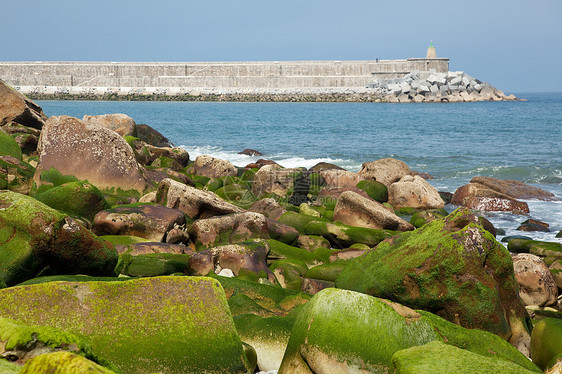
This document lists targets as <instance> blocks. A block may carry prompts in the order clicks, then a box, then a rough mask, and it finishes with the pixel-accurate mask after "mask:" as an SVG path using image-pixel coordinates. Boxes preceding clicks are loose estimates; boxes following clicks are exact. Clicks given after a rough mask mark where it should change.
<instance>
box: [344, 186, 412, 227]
mask: <svg viewBox="0 0 562 374" xmlns="http://www.w3.org/2000/svg"><path fill="white" fill-rule="evenodd" d="M334 221H339V222H342V223H344V224H346V225H349V226H358V227H367V228H370V229H387V230H396V231H410V230H414V226H412V224H410V223H409V222H406V221H404V220H403V219H402V218H400V217H398V216H397V215H396V214H394V213H391V212H389V211H388V210H387V209H386V208H385V207H384V206H383V205H382V204H381V203H379V202H377V201H374V200H371V199H367V198H365V197H363V196H360V195H359V194H357V193H355V192H351V191H346V192H343V193H342V194H341V195H340V197H339V199H338V202H337V203H336V207H335V209H334Z"/></svg>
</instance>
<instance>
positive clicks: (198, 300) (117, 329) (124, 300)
mask: <svg viewBox="0 0 562 374" xmlns="http://www.w3.org/2000/svg"><path fill="white" fill-rule="evenodd" d="M0 299H2V300H3V302H2V303H0V315H10V316H12V317H13V318H16V319H18V320H21V321H23V322H24V323H27V324H38V325H45V326H53V327H57V328H59V329H61V330H64V331H67V332H70V333H73V334H77V335H85V336H88V339H89V342H90V344H91V347H92V349H93V351H94V352H96V353H97V354H100V355H102V356H103V357H104V358H106V359H107V360H108V361H110V362H111V363H112V364H114V365H115V366H116V367H117V368H118V369H119V371H120V372H122V373H124V374H127V373H130V374H148V373H154V372H165V373H181V374H183V373H201V372H206V373H246V372H247V371H248V368H247V367H246V358H245V356H244V352H243V348H242V343H241V341H240V338H239V336H238V334H237V332H236V329H235V326H234V323H233V321H232V317H231V314H230V311H229V308H228V304H227V302H226V297H225V293H224V290H223V288H222V287H221V285H220V284H219V283H218V282H217V281H216V280H213V279H210V278H199V277H155V278H142V279H137V280H130V281H123V282H84V283H78V282H52V283H44V284H35V285H29V286H20V287H12V288H6V289H2V290H0ZM47 310H48V311H49V313H45V311H47Z"/></svg>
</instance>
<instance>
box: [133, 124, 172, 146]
mask: <svg viewBox="0 0 562 374" xmlns="http://www.w3.org/2000/svg"><path fill="white" fill-rule="evenodd" d="M136 128H137V137H138V138H139V139H141V140H142V141H143V142H145V143H147V144H150V145H153V146H155V147H170V148H171V147H173V146H174V145H173V144H172V142H171V141H170V140H168V138H166V137H165V136H164V135H162V134H160V133H159V132H158V131H156V130H154V129H153V128H152V127H150V126H148V125H137V126H136Z"/></svg>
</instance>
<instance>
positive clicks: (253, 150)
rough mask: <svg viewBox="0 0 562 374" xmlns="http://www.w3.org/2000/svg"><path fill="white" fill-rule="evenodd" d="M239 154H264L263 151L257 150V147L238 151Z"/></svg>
mask: <svg viewBox="0 0 562 374" xmlns="http://www.w3.org/2000/svg"><path fill="white" fill-rule="evenodd" d="M238 154H239V155H246V156H263V153H261V152H260V151H256V150H255V149H250V148H246V149H244V150H243V151H242V152H238Z"/></svg>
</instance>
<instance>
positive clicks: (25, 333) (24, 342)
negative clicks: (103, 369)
mask: <svg viewBox="0 0 562 374" xmlns="http://www.w3.org/2000/svg"><path fill="white" fill-rule="evenodd" d="M59 350H65V351H72V352H73V353H76V354H78V355H80V356H84V357H86V358H87V359H89V360H92V361H94V362H97V363H98V364H101V365H104V366H108V363H107V362H106V361H105V360H103V359H101V358H99V357H97V356H96V355H95V354H94V352H93V351H92V348H91V347H90V345H89V344H88V343H87V342H86V341H85V339H84V338H80V337H78V336H76V335H74V334H71V333H67V332H64V331H60V330H58V329H56V328H53V327H48V326H30V325H26V324H23V323H21V322H20V321H16V320H13V319H9V318H2V317H0V356H2V357H9V358H10V360H11V361H15V362H17V363H18V364H24V363H25V362H27V361H29V360H30V359H32V358H33V357H36V356H38V355H41V354H44V353H48V352H53V351H59ZM109 366H110V365H109Z"/></svg>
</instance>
